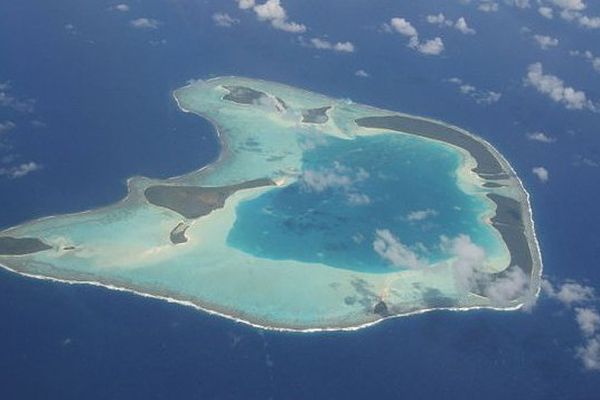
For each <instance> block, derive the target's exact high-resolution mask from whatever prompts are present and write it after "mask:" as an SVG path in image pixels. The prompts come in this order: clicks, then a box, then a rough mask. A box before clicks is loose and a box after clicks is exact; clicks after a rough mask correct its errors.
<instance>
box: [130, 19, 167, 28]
mask: <svg viewBox="0 0 600 400" xmlns="http://www.w3.org/2000/svg"><path fill="white" fill-rule="evenodd" d="M129 25H131V26H132V27H133V28H135V29H147V30H152V29H158V27H159V25H160V22H159V21H157V20H155V19H152V18H137V19H132V20H131V21H129Z"/></svg>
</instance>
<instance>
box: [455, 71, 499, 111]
mask: <svg viewBox="0 0 600 400" xmlns="http://www.w3.org/2000/svg"><path fill="white" fill-rule="evenodd" d="M446 81H447V82H449V83H453V84H455V85H457V86H458V90H459V92H460V93H462V94H463V95H465V96H468V97H470V98H471V99H473V100H474V101H475V102H476V103H477V104H482V105H490V104H494V103H497V102H498V101H500V99H501V98H502V93H499V92H495V91H493V90H481V89H478V88H476V87H475V86H473V85H471V84H468V83H465V82H463V80H462V79H460V78H456V77H455V78H450V79H447V80H446Z"/></svg>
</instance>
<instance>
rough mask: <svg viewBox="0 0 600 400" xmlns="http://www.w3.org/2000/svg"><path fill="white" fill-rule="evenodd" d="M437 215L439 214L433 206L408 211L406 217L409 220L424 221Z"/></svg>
mask: <svg viewBox="0 0 600 400" xmlns="http://www.w3.org/2000/svg"><path fill="white" fill-rule="evenodd" d="M436 215H438V212H437V211H435V210H432V209H431V208H428V209H426V210H416V211H412V212H410V213H408V215H407V216H406V219H407V220H408V221H422V220H424V219H427V218H430V217H435V216H436Z"/></svg>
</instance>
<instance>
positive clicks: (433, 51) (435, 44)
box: [413, 37, 444, 56]
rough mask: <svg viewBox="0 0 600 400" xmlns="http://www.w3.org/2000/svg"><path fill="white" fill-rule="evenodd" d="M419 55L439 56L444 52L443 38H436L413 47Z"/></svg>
mask: <svg viewBox="0 0 600 400" xmlns="http://www.w3.org/2000/svg"><path fill="white" fill-rule="evenodd" d="M413 47H414V48H415V49H417V51H418V52H419V53H423V54H427V55H432V56H437V55H439V54H441V53H442V52H443V51H444V42H443V41H442V39H441V38H439V37H436V38H435V39H431V40H427V41H426V42H421V43H418V44H416V45H415V46H413Z"/></svg>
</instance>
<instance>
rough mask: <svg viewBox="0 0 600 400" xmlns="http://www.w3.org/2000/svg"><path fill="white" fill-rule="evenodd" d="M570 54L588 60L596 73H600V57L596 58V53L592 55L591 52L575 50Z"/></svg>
mask: <svg viewBox="0 0 600 400" xmlns="http://www.w3.org/2000/svg"><path fill="white" fill-rule="evenodd" d="M569 54H570V55H572V56H574V57H581V58H583V59H585V60H587V61H588V62H589V63H590V64H591V65H592V68H594V71H596V72H598V73H600V57H598V56H595V55H594V53H592V52H591V51H589V50H587V51H578V50H574V51H570V52H569Z"/></svg>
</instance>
